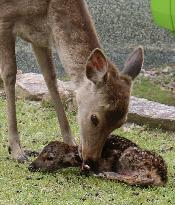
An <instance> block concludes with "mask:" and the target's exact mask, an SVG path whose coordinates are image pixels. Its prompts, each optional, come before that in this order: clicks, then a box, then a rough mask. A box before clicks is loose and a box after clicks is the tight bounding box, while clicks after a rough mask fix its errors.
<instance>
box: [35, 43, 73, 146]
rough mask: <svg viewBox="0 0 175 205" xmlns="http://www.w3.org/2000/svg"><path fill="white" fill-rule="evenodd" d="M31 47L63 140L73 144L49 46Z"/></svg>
mask: <svg viewBox="0 0 175 205" xmlns="http://www.w3.org/2000/svg"><path fill="white" fill-rule="evenodd" d="M32 47H33V50H34V53H35V56H36V58H37V61H38V64H39V66H40V69H41V71H42V73H43V76H44V79H45V81H46V84H47V87H48V89H49V92H50V95H51V97H52V100H53V103H54V106H55V109H56V113H57V117H58V121H59V124H60V128H61V134H62V136H63V141H64V142H65V143H67V144H68V145H75V141H74V138H73V136H72V133H71V129H70V126H69V123H68V120H67V117H66V114H65V111H64V107H63V104H62V102H61V98H60V95H59V92H58V89H57V79H56V72H55V68H54V65H53V62H52V53H51V50H50V49H49V48H42V47H37V46H35V45H32Z"/></svg>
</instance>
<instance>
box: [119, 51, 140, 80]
mask: <svg viewBox="0 0 175 205" xmlns="http://www.w3.org/2000/svg"><path fill="white" fill-rule="evenodd" d="M143 61H144V51H143V48H142V47H138V48H136V49H135V50H134V51H133V52H132V53H131V54H130V55H129V57H128V59H127V60H126V62H125V64H124V69H123V71H122V73H123V74H125V75H129V76H130V77H131V78H132V79H134V78H136V77H137V75H138V74H139V73H140V71H141V68H142V66H143Z"/></svg>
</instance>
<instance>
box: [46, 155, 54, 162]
mask: <svg viewBox="0 0 175 205" xmlns="http://www.w3.org/2000/svg"><path fill="white" fill-rule="evenodd" d="M53 159H54V155H53V154H52V153H51V154H49V155H48V156H47V160H49V161H51V160H53Z"/></svg>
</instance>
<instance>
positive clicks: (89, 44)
mask: <svg viewBox="0 0 175 205" xmlns="http://www.w3.org/2000/svg"><path fill="white" fill-rule="evenodd" d="M50 14H52V15H50V22H51V27H52V32H53V38H54V42H55V45H56V49H57V51H58V53H59V57H60V60H61V62H62V64H63V66H64V69H65V70H66V72H67V73H68V74H69V76H70V78H71V80H72V81H73V82H74V83H75V85H77V86H79V85H80V84H81V83H83V81H84V78H85V66H86V61H87V58H88V56H89V55H90V53H91V51H92V50H93V49H95V48H100V47H101V46H100V43H99V40H98V37H97V34H96V31H95V28H94V25H93V22H92V19H91V16H90V14H89V11H88V7H87V4H86V2H85V1H84V0H67V1H65V3H64V1H63V0H57V1H55V4H54V3H52V4H51V6H50Z"/></svg>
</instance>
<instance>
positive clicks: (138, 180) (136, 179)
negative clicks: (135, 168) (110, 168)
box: [99, 172, 154, 186]
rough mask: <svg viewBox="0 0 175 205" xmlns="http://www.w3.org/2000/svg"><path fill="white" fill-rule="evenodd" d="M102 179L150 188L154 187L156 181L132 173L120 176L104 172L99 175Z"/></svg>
mask: <svg viewBox="0 0 175 205" xmlns="http://www.w3.org/2000/svg"><path fill="white" fill-rule="evenodd" d="M99 176H100V177H103V178H107V179H111V180H117V181H121V182H124V183H127V184H129V185H140V186H150V185H154V179H152V178H148V177H146V176H141V175H139V174H138V175H135V174H132V173H128V174H119V173H116V172H104V173H100V174H99Z"/></svg>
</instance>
